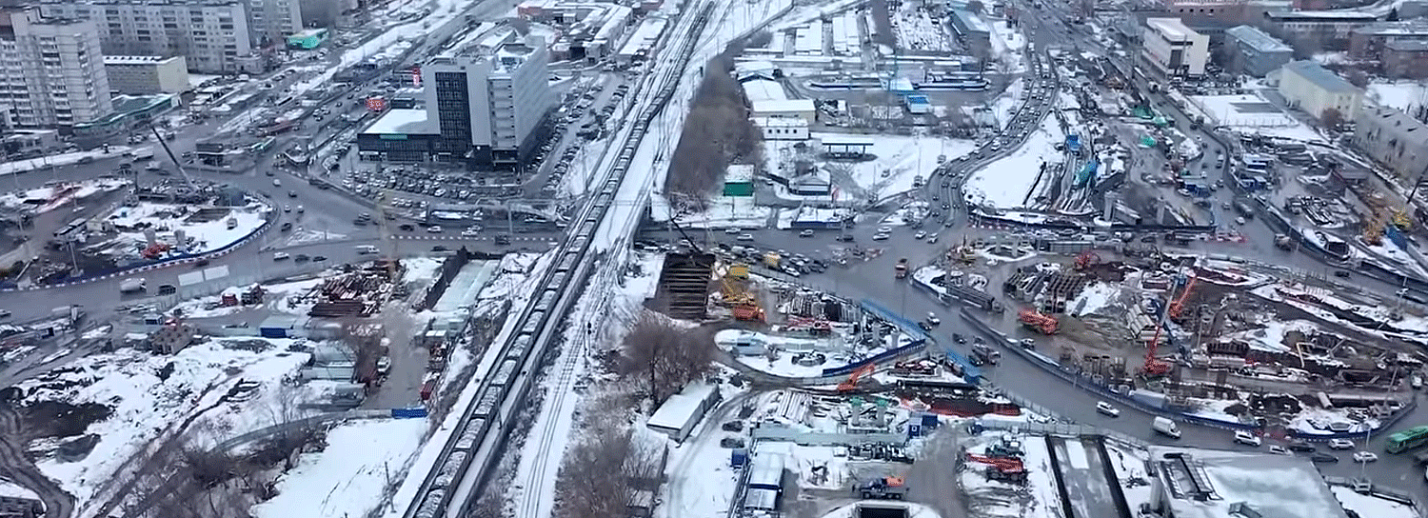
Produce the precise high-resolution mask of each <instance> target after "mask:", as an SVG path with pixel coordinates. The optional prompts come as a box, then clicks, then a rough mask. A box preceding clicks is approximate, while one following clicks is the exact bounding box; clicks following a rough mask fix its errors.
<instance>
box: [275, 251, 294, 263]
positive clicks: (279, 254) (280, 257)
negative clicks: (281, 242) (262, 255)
mask: <svg viewBox="0 0 1428 518" xmlns="http://www.w3.org/2000/svg"><path fill="white" fill-rule="evenodd" d="M291 257H292V256H291V255H288V253H287V252H277V253H274V254H273V260H274V261H283V260H286V259H288V258H291Z"/></svg>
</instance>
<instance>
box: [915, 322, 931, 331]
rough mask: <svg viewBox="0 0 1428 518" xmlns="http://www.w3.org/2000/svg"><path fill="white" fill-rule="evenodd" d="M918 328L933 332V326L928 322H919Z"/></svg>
mask: <svg viewBox="0 0 1428 518" xmlns="http://www.w3.org/2000/svg"><path fill="white" fill-rule="evenodd" d="M917 327H920V328H922V330H923V331H931V330H932V324H929V323H927V322H918V323H917Z"/></svg>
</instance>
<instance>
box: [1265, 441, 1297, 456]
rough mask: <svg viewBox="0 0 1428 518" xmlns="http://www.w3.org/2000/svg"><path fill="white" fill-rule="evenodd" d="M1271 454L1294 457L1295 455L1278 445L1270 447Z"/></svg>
mask: <svg viewBox="0 0 1428 518" xmlns="http://www.w3.org/2000/svg"><path fill="white" fill-rule="evenodd" d="M1269 452H1270V453H1274V454H1278V455H1294V454H1293V453H1289V450H1286V449H1284V447H1283V446H1280V445H1278V444H1271V445H1269Z"/></svg>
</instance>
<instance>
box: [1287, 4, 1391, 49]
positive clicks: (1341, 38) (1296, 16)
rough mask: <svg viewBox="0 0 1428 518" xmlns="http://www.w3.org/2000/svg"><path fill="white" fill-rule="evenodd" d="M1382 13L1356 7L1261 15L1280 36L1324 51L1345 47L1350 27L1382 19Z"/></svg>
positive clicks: (1347, 47) (1352, 29)
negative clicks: (1277, 30)
mask: <svg viewBox="0 0 1428 518" xmlns="http://www.w3.org/2000/svg"><path fill="white" fill-rule="evenodd" d="M1383 18H1384V15H1382V14H1378V13H1371V12H1362V13H1361V12H1356V11H1348V10H1344V11H1279V12H1271V13H1265V15H1264V19H1265V20H1266V21H1268V22H1269V23H1271V24H1273V25H1274V26H1276V27H1278V28H1279V31H1280V34H1281V35H1282V36H1283V37H1284V39H1286V40H1289V41H1291V42H1300V41H1303V42H1306V43H1311V44H1313V45H1314V46H1315V48H1317V49H1319V50H1321V51H1326V52H1332V51H1342V50H1348V49H1349V36H1350V35H1351V34H1352V33H1353V31H1354V29H1357V28H1359V27H1363V26H1366V25H1369V24H1373V23H1376V22H1379V21H1381V20H1383Z"/></svg>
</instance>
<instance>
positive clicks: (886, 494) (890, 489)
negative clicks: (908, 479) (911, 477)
mask: <svg viewBox="0 0 1428 518" xmlns="http://www.w3.org/2000/svg"><path fill="white" fill-rule="evenodd" d="M857 491H858V493H857V494H858V496H859V497H860V498H862V499H864V500H902V499H903V498H904V497H906V496H907V485H906V484H904V483H903V480H902V478H901V477H880V478H876V479H873V480H870V481H867V482H865V483H863V484H862V485H860V486H858V488H857Z"/></svg>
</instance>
